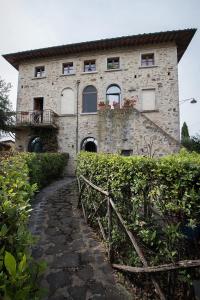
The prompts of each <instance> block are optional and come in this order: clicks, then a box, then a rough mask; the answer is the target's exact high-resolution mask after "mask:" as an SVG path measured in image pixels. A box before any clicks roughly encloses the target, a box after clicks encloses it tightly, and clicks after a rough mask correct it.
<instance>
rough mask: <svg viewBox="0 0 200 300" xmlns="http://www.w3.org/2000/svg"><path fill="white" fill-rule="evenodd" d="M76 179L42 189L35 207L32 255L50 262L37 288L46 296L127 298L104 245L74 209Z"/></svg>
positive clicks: (59, 298) (83, 299) (84, 299)
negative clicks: (42, 288) (107, 258)
mask: <svg viewBox="0 0 200 300" xmlns="http://www.w3.org/2000/svg"><path fill="white" fill-rule="evenodd" d="M76 205H77V191H76V184H75V180H74V179H72V178H65V179H62V180H59V181H57V182H54V183H53V184H51V185H49V186H48V187H46V188H44V189H43V190H42V191H41V192H40V193H39V194H38V195H37V196H36V199H35V202H34V205H33V213H32V217H31V222H30V228H31V230H32V232H33V234H35V235H38V236H39V241H38V243H37V245H36V246H35V247H34V248H33V256H34V257H35V258H36V259H44V260H46V262H47V264H48V268H47V270H46V271H45V274H44V276H43V279H42V281H41V286H43V287H46V288H47V289H48V295H47V297H46V298H45V300H47V299H48V300H64V299H67V300H97V299H98V300H104V299H105V300H129V299H132V298H131V297H130V295H129V293H128V292H127V291H126V290H125V288H124V287H123V286H122V285H120V284H119V283H117V282H116V280H115V276H114V273H113V270H112V268H111V266H110V265H109V263H108V262H107V261H106V258H105V255H104V249H103V247H102V245H101V243H99V242H98V241H97V240H96V239H95V235H94V233H93V231H92V230H91V229H90V228H89V227H88V225H87V224H85V222H84V220H83V218H82V217H81V216H80V213H79V211H78V210H77V209H76Z"/></svg>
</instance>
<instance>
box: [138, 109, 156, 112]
mask: <svg viewBox="0 0 200 300" xmlns="http://www.w3.org/2000/svg"><path fill="white" fill-rule="evenodd" d="M140 112H141V113H154V112H159V109H151V110H141V111H140Z"/></svg>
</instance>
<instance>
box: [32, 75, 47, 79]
mask: <svg viewBox="0 0 200 300" xmlns="http://www.w3.org/2000/svg"><path fill="white" fill-rule="evenodd" d="M44 78H47V77H46V76H41V77H33V78H32V80H37V79H44Z"/></svg>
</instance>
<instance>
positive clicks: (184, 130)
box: [181, 122, 190, 142]
mask: <svg viewBox="0 0 200 300" xmlns="http://www.w3.org/2000/svg"><path fill="white" fill-rule="evenodd" d="M189 139H190V135H189V130H188V126H187V124H186V122H184V123H183V126H182V129H181V141H182V142H183V141H185V140H189Z"/></svg>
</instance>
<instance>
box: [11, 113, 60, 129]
mask: <svg viewBox="0 0 200 300" xmlns="http://www.w3.org/2000/svg"><path fill="white" fill-rule="evenodd" d="M55 116H56V113H55V112H54V111H53V110H51V109H45V110H42V111H39V110H32V111H18V112H16V126H37V127H39V126H53V127H56V122H55Z"/></svg>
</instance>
